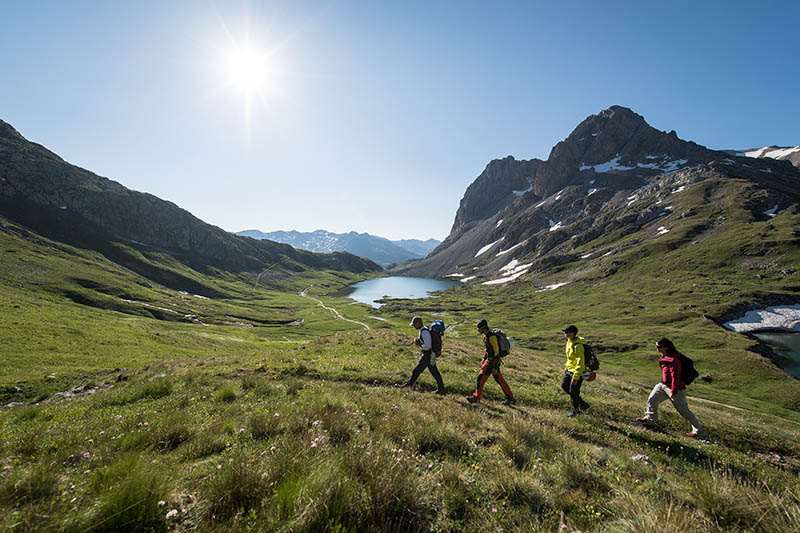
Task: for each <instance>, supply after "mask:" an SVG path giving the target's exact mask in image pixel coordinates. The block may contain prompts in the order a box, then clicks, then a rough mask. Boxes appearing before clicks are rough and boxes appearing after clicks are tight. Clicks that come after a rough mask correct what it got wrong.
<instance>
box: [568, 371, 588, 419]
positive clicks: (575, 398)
mask: <svg viewBox="0 0 800 533" xmlns="http://www.w3.org/2000/svg"><path fill="white" fill-rule="evenodd" d="M582 384H583V377H582V376H581V377H579V378H578V381H576V382H575V383H573V382H572V380H570V385H569V397H570V399H571V400H572V412H573V413H577V412H579V411H580V410H581V405H582V404H584V403H586V402H584V401H583V400H582V399H581V385H582Z"/></svg>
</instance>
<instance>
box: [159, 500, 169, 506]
mask: <svg viewBox="0 0 800 533" xmlns="http://www.w3.org/2000/svg"><path fill="white" fill-rule="evenodd" d="M165 505H167V502H165V501H164V500H159V501H158V506H159V507H164V506H165Z"/></svg>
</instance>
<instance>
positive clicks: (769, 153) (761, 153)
mask: <svg viewBox="0 0 800 533" xmlns="http://www.w3.org/2000/svg"><path fill="white" fill-rule="evenodd" d="M795 153H800V146H795V147H794V148H781V147H778V146H765V147H764V148H758V149H756V150H749V151H747V152H744V154H743V155H745V156H747V157H755V158H758V157H769V158H770V159H785V158H787V157H789V156H790V155H792V154H795Z"/></svg>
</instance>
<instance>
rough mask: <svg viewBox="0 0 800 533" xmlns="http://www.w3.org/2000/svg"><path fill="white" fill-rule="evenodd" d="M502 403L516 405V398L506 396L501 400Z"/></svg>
mask: <svg viewBox="0 0 800 533" xmlns="http://www.w3.org/2000/svg"><path fill="white" fill-rule="evenodd" d="M503 405H517V400H515V399H514V398H506V399H505V400H504V401H503Z"/></svg>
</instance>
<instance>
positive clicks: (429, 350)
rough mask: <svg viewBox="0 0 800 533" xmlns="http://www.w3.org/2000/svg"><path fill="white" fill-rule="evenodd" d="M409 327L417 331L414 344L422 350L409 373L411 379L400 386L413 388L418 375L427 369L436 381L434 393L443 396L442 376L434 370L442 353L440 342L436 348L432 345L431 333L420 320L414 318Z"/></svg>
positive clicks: (436, 369) (437, 370) (416, 317)
mask: <svg viewBox="0 0 800 533" xmlns="http://www.w3.org/2000/svg"><path fill="white" fill-rule="evenodd" d="M410 325H411V326H412V327H414V328H416V329H418V330H419V336H418V337H417V338H416V339H414V343H415V344H416V345H417V346H419V347H420V348H421V349H422V354H421V355H420V357H419V361H418V362H417V366H415V367H414V370H412V371H411V377H410V378H408V381H406V382H405V384H403V385H402V386H403V387H413V386H414V383H416V381H417V378H418V377H419V375H420V374H422V372H423V370H425V369H426V368H427V369H428V370H429V371H430V373H431V375H432V376H433V379H435V380H436V386H437V389H436V393H437V394H445V392H446V390H445V388H444V382H443V381H442V375H441V374H439V369H438V368H436V356H437V355H439V354H440V353H441V351H442V346H441V341H440V342H439V346H438V347H436V346H434V345H433V336H432V335H431V331H430V330H429V329H428V328H427V327H426V326H425V325H423V323H422V318H420V317H418V316H415V317H414V318H413V319H412V320H411V324H410ZM437 348H438V349H437Z"/></svg>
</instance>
